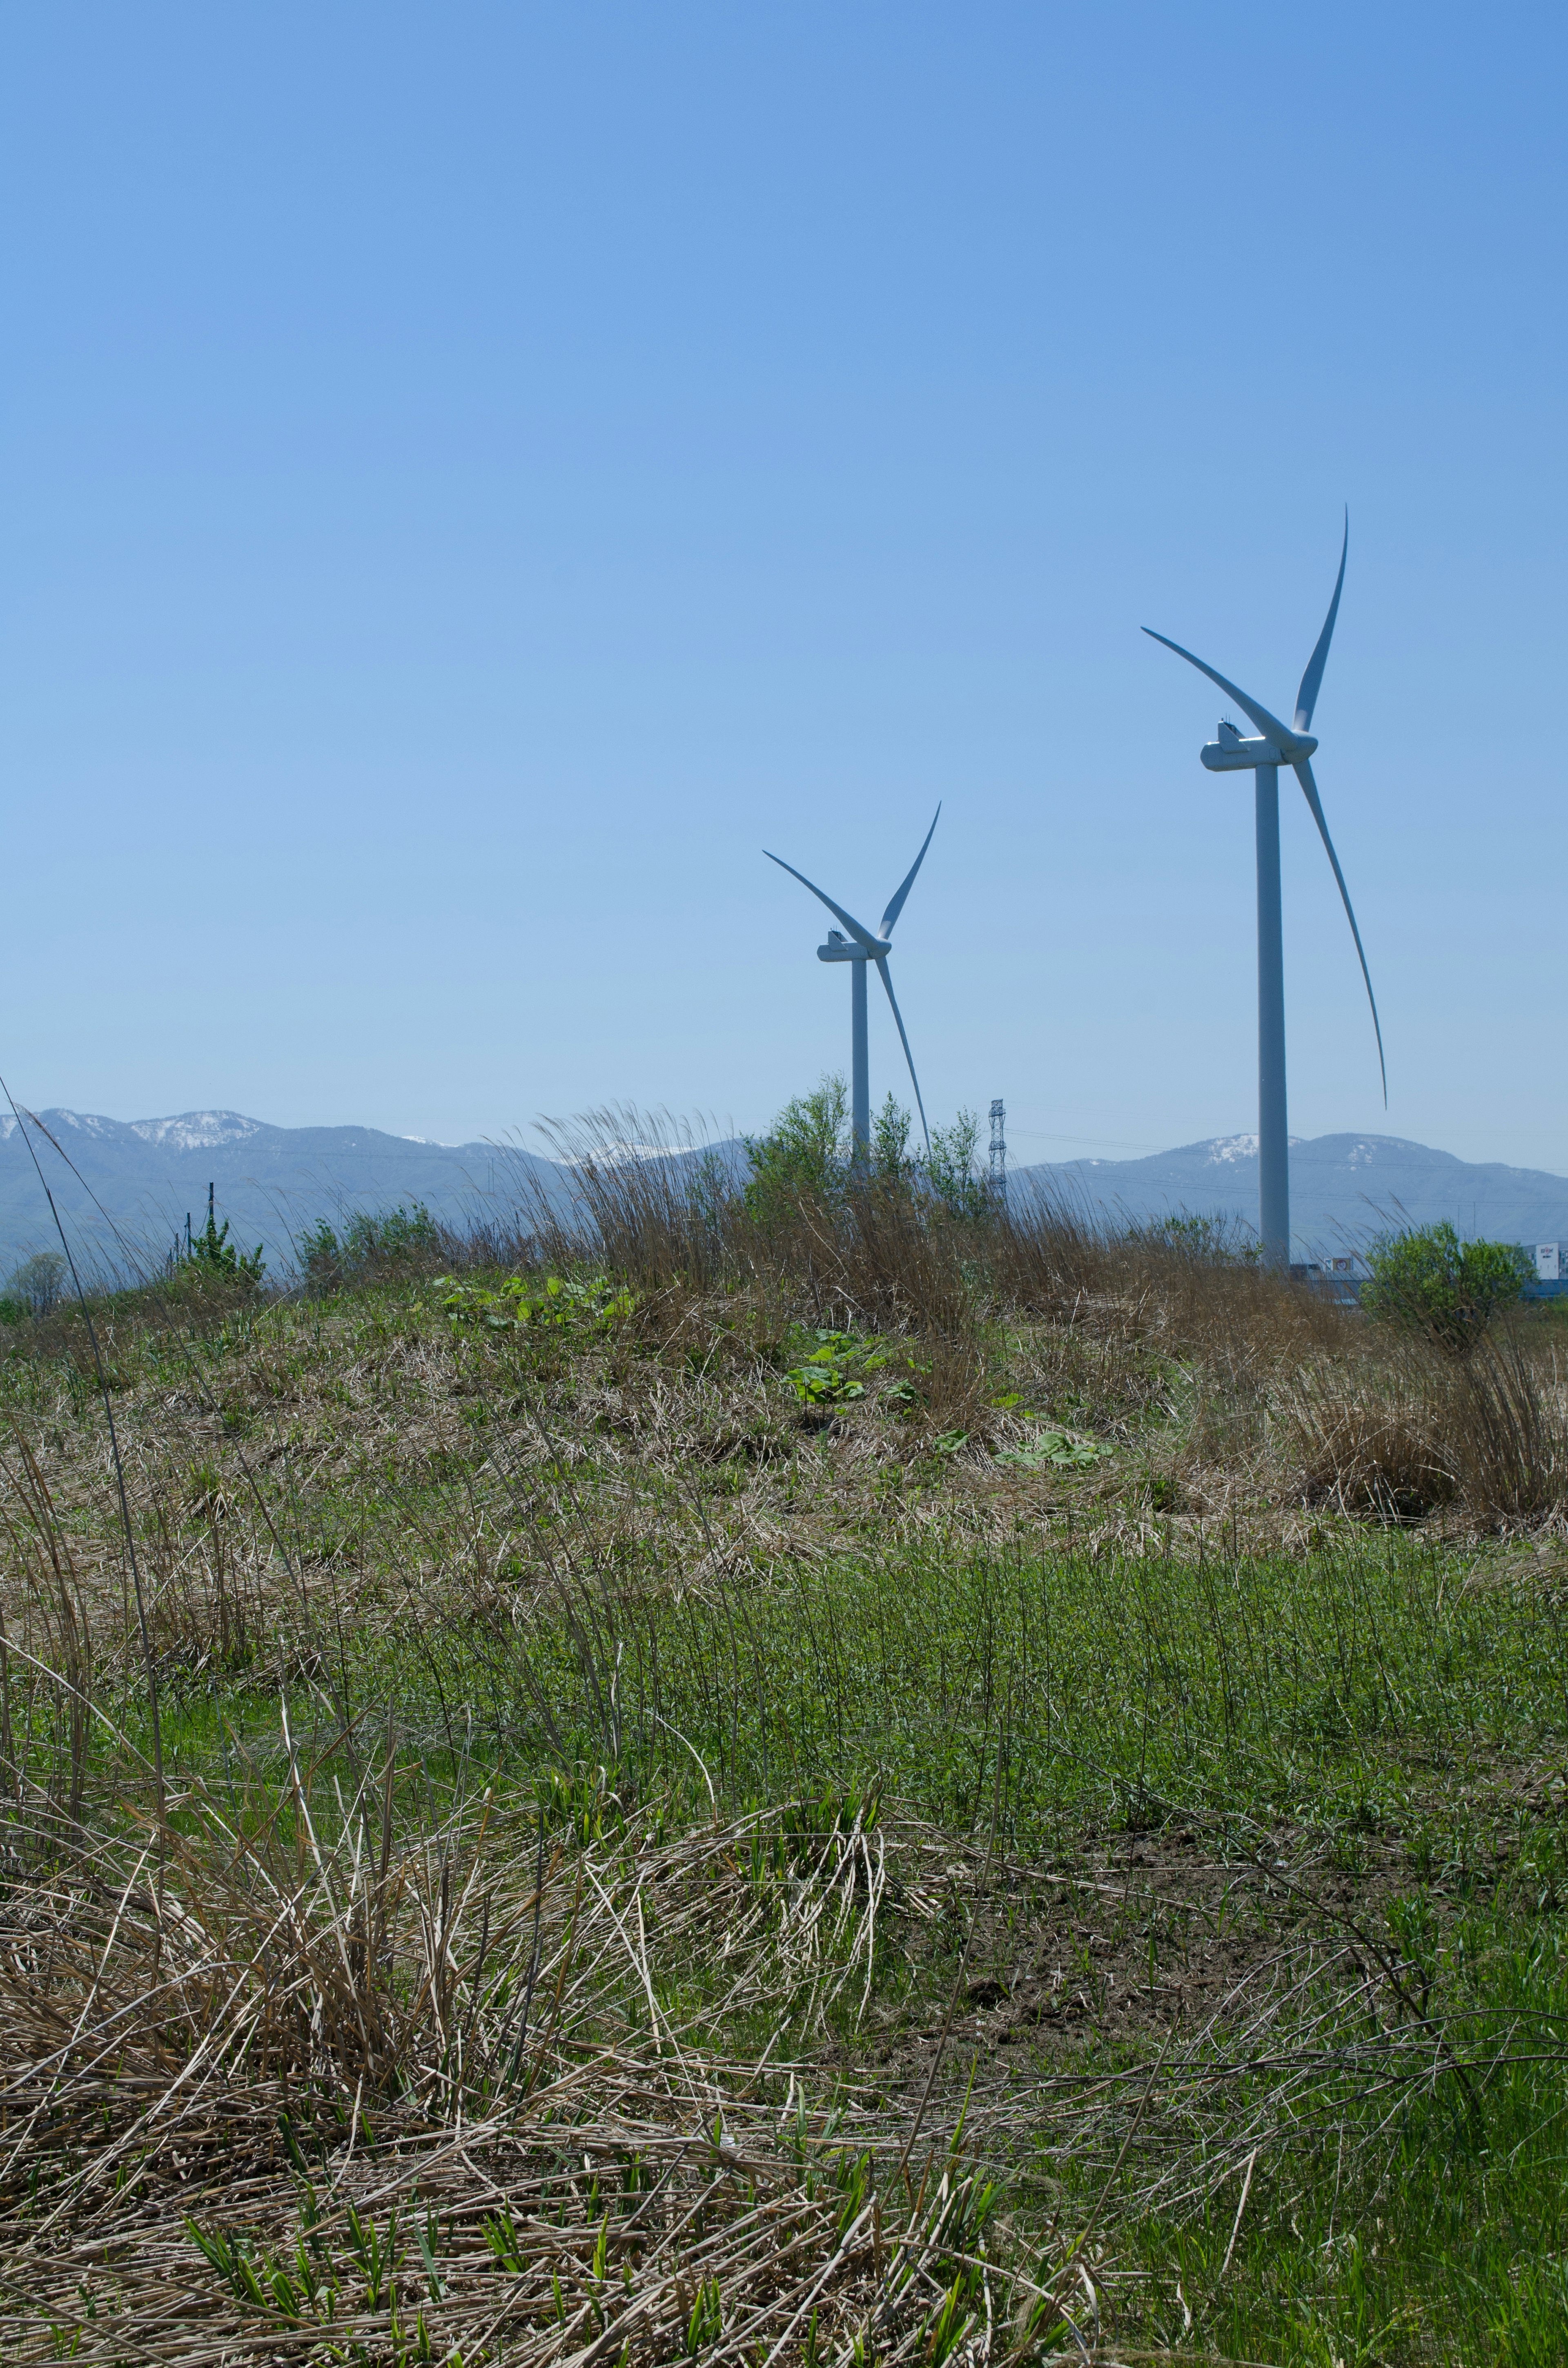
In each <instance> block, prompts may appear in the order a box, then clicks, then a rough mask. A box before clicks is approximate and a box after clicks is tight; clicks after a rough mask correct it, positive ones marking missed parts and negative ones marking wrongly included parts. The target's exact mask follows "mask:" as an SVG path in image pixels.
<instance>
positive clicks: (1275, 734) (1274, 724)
mask: <svg viewBox="0 0 1568 2368" xmlns="http://www.w3.org/2000/svg"><path fill="white" fill-rule="evenodd" d="M1143 631H1144V632H1146V633H1147V634H1148V636H1149V639H1150V640H1151V641H1152V642H1165V647H1166V649H1167V650H1175V652H1176V655H1177V657H1178V658H1185V659H1186V660H1187V665H1188V666H1196V667H1197V668H1198V671H1199V674H1206V675H1207V676H1208V677H1209V679H1210V682H1217V683H1218V684H1219V686H1220V688H1221V690H1223V691H1228V692H1229V693H1230V696H1231V697H1232V698H1233V700H1235V702H1236V705H1237V706H1238V707H1239V708H1240V709H1241V711H1242V713H1243V714H1244V715H1250V716H1251V718H1252V720H1253V722H1254V723H1256V726H1257V728H1258V730H1259V731H1260V732H1261V733H1262V734H1263V735H1264V737H1265V738H1266V739H1271V740H1289V739H1290V733H1289V731H1288V730H1287V729H1286V727H1285V725H1284V724H1283V723H1280V721H1279V718H1278V716H1277V715H1270V713H1269V712H1268V710H1267V707H1260V706H1259V705H1258V703H1257V701H1256V699H1249V698H1248V697H1247V695H1246V693H1245V691H1244V690H1238V689H1236V686H1235V684H1234V683H1233V682H1227V681H1226V679H1225V677H1224V676H1223V675H1222V674H1216V673H1215V671H1214V669H1213V667H1212V666H1205V665H1204V663H1203V660H1202V659H1201V658H1195V657H1194V656H1193V655H1192V652H1191V651H1190V650H1184V649H1183V648H1182V645H1181V643H1179V642H1173V641H1168V640H1166V637H1165V634H1164V633H1156V632H1155V631H1154V628H1153V625H1145V626H1144V628H1143Z"/></svg>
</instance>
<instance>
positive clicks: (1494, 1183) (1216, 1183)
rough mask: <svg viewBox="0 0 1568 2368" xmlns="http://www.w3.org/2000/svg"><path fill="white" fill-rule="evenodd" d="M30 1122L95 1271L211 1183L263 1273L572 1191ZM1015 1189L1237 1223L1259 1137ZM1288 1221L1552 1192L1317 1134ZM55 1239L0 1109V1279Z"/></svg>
mask: <svg viewBox="0 0 1568 2368" xmlns="http://www.w3.org/2000/svg"><path fill="white" fill-rule="evenodd" d="M40 1118H41V1120H42V1121H43V1124H44V1126H45V1127H46V1128H47V1129H48V1131H49V1133H50V1134H51V1135H52V1136H53V1137H54V1139H55V1142H56V1143H57V1144H59V1146H60V1152H56V1151H55V1150H53V1149H52V1148H51V1145H50V1144H48V1143H47V1142H45V1141H44V1140H43V1138H42V1137H41V1136H39V1135H36V1134H35V1137H34V1141H35V1143H36V1145H37V1148H38V1152H39V1156H40V1161H41V1163H42V1165H43V1169H44V1173H45V1175H46V1176H47V1177H48V1178H49V1183H50V1188H51V1190H52V1191H53V1193H54V1196H55V1199H56V1201H57V1202H58V1204H59V1206H60V1210H61V1213H62V1216H63V1217H64V1218H65V1220H66V1222H67V1224H68V1225H69V1226H70V1227H71V1229H72V1234H73V1239H74V1241H76V1242H80V1243H81V1244H82V1245H83V1246H84V1247H85V1250H86V1253H87V1258H88V1263H89V1264H90V1265H92V1266H94V1267H95V1268H96V1269H98V1270H100V1271H105V1270H109V1269H118V1270H123V1269H124V1268H125V1266H126V1264H127V1262H128V1261H127V1257H126V1253H125V1250H124V1249H123V1247H121V1245H120V1242H119V1240H117V1232H118V1234H119V1235H122V1236H123V1237H124V1238H125V1240H127V1241H129V1242H130V1243H131V1244H132V1245H134V1247H135V1249H136V1251H137V1252H138V1254H139V1255H140V1257H141V1258H142V1260H143V1261H145V1260H147V1259H148V1258H153V1259H161V1258H162V1256H163V1254H164V1252H165V1250H166V1249H168V1248H170V1247H173V1245H174V1242H175V1240H176V1235H177V1236H179V1237H181V1238H183V1235H184V1230H185V1219H186V1215H187V1212H189V1214H190V1217H191V1219H192V1222H193V1224H196V1225H197V1226H198V1227H199V1226H200V1224H202V1223H203V1221H204V1219H205V1216H206V1210H207V1187H208V1185H209V1183H211V1184H213V1185H214V1186H215V1187H216V1191H217V1205H218V1211H219V1214H220V1215H221V1216H222V1217H226V1218H227V1219H228V1220H229V1223H230V1225H231V1229H232V1230H231V1235H230V1238H231V1239H232V1240H233V1241H236V1242H238V1243H240V1244H241V1246H242V1247H244V1248H246V1249H250V1248H252V1247H254V1246H255V1245H256V1243H257V1242H258V1241H259V1242H260V1243H262V1244H263V1245H264V1247H265V1248H266V1251H267V1262H268V1266H269V1268H270V1269H271V1270H272V1271H273V1272H277V1271H278V1269H280V1268H282V1267H286V1266H287V1265H288V1264H290V1259H291V1255H292V1248H293V1245H294V1243H295V1242H296V1241H297V1240H298V1238H299V1236H300V1235H301V1233H302V1232H303V1231H305V1229H306V1228H307V1227H309V1226H310V1225H312V1224H314V1223H315V1222H316V1221H317V1220H318V1219H319V1218H322V1217H325V1218H327V1219H328V1221H329V1222H330V1223H331V1224H334V1225H335V1226H337V1227H338V1228H339V1229H341V1226H342V1224H343V1221H344V1219H345V1218H346V1217H347V1215H348V1214H350V1213H351V1212H353V1211H355V1210H357V1209H371V1210H377V1209H388V1208H393V1207H395V1206H397V1205H398V1204H399V1203H400V1202H403V1203H407V1202H411V1201H423V1202H424V1203H425V1204H426V1207H427V1208H428V1209H429V1210H430V1211H431V1212H432V1213H433V1214H434V1215H436V1216H437V1217H440V1218H443V1219H445V1220H446V1221H447V1222H448V1223H449V1224H456V1225H464V1224H471V1223H472V1222H473V1221H474V1220H476V1219H478V1218H482V1217H483V1216H485V1215H505V1214H506V1213H507V1212H511V1211H513V1210H516V1209H517V1208H518V1206H519V1204H520V1203H522V1202H523V1201H524V1200H525V1198H526V1197H527V1196H528V1194H529V1193H530V1192H533V1191H537V1190H540V1189H542V1190H544V1191H545V1192H546V1193H548V1194H549V1195H550V1197H551V1199H557V1200H563V1199H564V1198H565V1197H566V1196H567V1194H568V1192H569V1190H570V1177H569V1171H568V1170H567V1169H566V1168H564V1167H561V1166H559V1165H556V1164H554V1163H552V1162H551V1161H550V1160H548V1159H542V1158H540V1157H538V1156H536V1155H535V1154H533V1153H531V1152H526V1151H522V1150H519V1149H517V1148H515V1147H513V1146H510V1145H507V1144H495V1143H459V1144H442V1143H423V1142H420V1141H419V1140H417V1139H416V1138H415V1137H411V1136H406V1135H398V1134H383V1133H381V1132H380V1131H379V1130H378V1129H377V1128H375V1127H368V1126H267V1125H266V1124H265V1123H264V1122H263V1121H261V1120H259V1119H254V1118H244V1117H242V1116H241V1115H240V1113H239V1112H238V1111H237V1110H186V1111H184V1112H182V1113H181V1114H180V1115H179V1116H178V1117H176V1118H149V1119H134V1120H131V1121H123V1120H119V1119H111V1118H93V1117H87V1116H85V1115H83V1114H82V1113H81V1112H79V1111H76V1110H43V1111H40ZM717 1148H718V1149H719V1150H720V1151H721V1152H722V1155H723V1156H725V1158H726V1160H728V1161H730V1162H733V1163H738V1162H739V1161H740V1160H741V1159H742V1158H743V1157H744V1155H743V1154H742V1153H741V1151H740V1146H739V1145H738V1144H722V1145H719V1146H717ZM61 1153H63V1154H64V1155H65V1157H64V1158H62V1156H60V1154H61ZM66 1159H69V1161H70V1162H71V1164H72V1166H74V1167H75V1168H76V1169H77V1170H78V1171H79V1174H80V1178H81V1181H80V1182H78V1180H77V1178H76V1177H75V1176H73V1174H72V1173H71V1170H70V1167H67V1166H66V1164H65V1163H66ZM1013 1183H1014V1186H1015V1188H1016V1189H1018V1190H1028V1187H1029V1186H1030V1185H1031V1184H1035V1185H1040V1186H1043V1187H1045V1188H1046V1189H1048V1190H1051V1191H1053V1192H1060V1193H1064V1194H1066V1195H1067V1196H1068V1197H1070V1198H1071V1199H1073V1200H1074V1201H1077V1202H1078V1203H1079V1205H1081V1206H1083V1207H1084V1208H1085V1209H1086V1210H1087V1211H1089V1212H1092V1213H1094V1214H1096V1215H1099V1216H1101V1217H1103V1218H1105V1219H1108V1221H1109V1222H1111V1223H1113V1224H1116V1223H1121V1222H1125V1221H1126V1220H1128V1219H1131V1218H1141V1217H1150V1216H1155V1217H1158V1216H1165V1215H1175V1214H1179V1213H1181V1212H1184V1211H1185V1212H1189V1213H1191V1214H1193V1215H1212V1214H1224V1215H1229V1216H1233V1217H1236V1218H1240V1219H1241V1220H1243V1221H1244V1223H1245V1224H1252V1223H1253V1222H1254V1220H1255V1219H1256V1212H1257V1138H1256V1135H1250V1134H1232V1135H1217V1136H1215V1137H1214V1138H1212V1139H1211V1140H1210V1142H1207V1143H1189V1144H1183V1145H1182V1146H1181V1147H1180V1149H1179V1150H1176V1151H1166V1152H1161V1153H1160V1154H1158V1155H1157V1156H1155V1157H1153V1158H1150V1159H1074V1160H1069V1161H1066V1162H1064V1163H1062V1165H1059V1166H1058V1165H1052V1166H1041V1167H1021V1168H1015V1169H1014V1170H1013ZM95 1201H97V1202H99V1203H101V1204H102V1209H103V1211H104V1212H107V1220H108V1221H112V1222H108V1221H106V1216H105V1215H104V1214H100V1212H99V1210H98V1209H97V1208H96V1207H95V1205H94V1202H95ZM1290 1214H1291V1221H1292V1229H1293V1234H1294V1249H1295V1255H1296V1256H1297V1257H1298V1258H1302V1257H1309V1258H1316V1257H1320V1256H1324V1255H1328V1254H1331V1253H1332V1252H1334V1251H1335V1250H1344V1249H1347V1248H1351V1247H1356V1246H1357V1245H1358V1244H1360V1243H1363V1242H1365V1241H1366V1240H1367V1238H1368V1237H1369V1235H1372V1234H1375V1233H1380V1232H1381V1231H1383V1230H1384V1229H1385V1228H1386V1227H1387V1226H1389V1225H1390V1224H1401V1223H1406V1222H1407V1223H1410V1224H1431V1223H1433V1222H1434V1221H1435V1220H1436V1219H1438V1218H1442V1217H1447V1218H1449V1220H1451V1222H1452V1223H1453V1224H1454V1225H1455V1226H1456V1227H1457V1228H1458V1230H1459V1231H1460V1234H1462V1235H1477V1234H1480V1235H1486V1236H1488V1237H1489V1238H1491V1239H1493V1240H1496V1241H1508V1242H1549V1241H1565V1242H1568V1178H1564V1177H1561V1176H1551V1175H1548V1174H1546V1173H1544V1172H1543V1171H1542V1170H1541V1169H1540V1168H1532V1167H1502V1166H1500V1165H1498V1164H1495V1163H1490V1162H1489V1163H1486V1164H1482V1165H1478V1164H1475V1163H1473V1162H1471V1161H1468V1160H1463V1159H1455V1158H1453V1157H1452V1156H1450V1154H1449V1153H1448V1152H1446V1151H1432V1150H1429V1149H1428V1148H1427V1147H1426V1145H1425V1144H1419V1143H1404V1142H1402V1141H1401V1140H1400V1139H1399V1138H1398V1137H1397V1136H1395V1135H1386V1134H1324V1135H1319V1136H1317V1137H1316V1138H1315V1139H1314V1140H1312V1141H1301V1140H1296V1141H1293V1142H1292V1143H1291V1145H1290ZM54 1238H55V1237H54V1232H53V1227H52V1225H51V1221H50V1216H49V1211H48V1207H47V1205H46V1203H45V1201H44V1198H43V1193H42V1190H41V1188H40V1183H39V1178H38V1173H37V1170H36V1169H35V1167H33V1163H32V1160H31V1159H30V1157H29V1156H28V1148H27V1144H26V1143H25V1142H24V1141H23V1139H22V1137H21V1135H20V1133H19V1132H18V1130H17V1121H15V1119H13V1118H12V1117H11V1116H10V1115H9V1113H7V1114H6V1116H5V1117H4V1118H0V1274H3V1273H6V1272H9V1271H10V1269H12V1268H13V1267H14V1266H15V1265H16V1264H17V1262H18V1261H19V1260H20V1259H22V1258H26V1257H28V1255H29V1254H30V1253H31V1252H32V1251H34V1250H38V1249H48V1248H50V1247H52V1246H53V1243H54Z"/></svg>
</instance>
